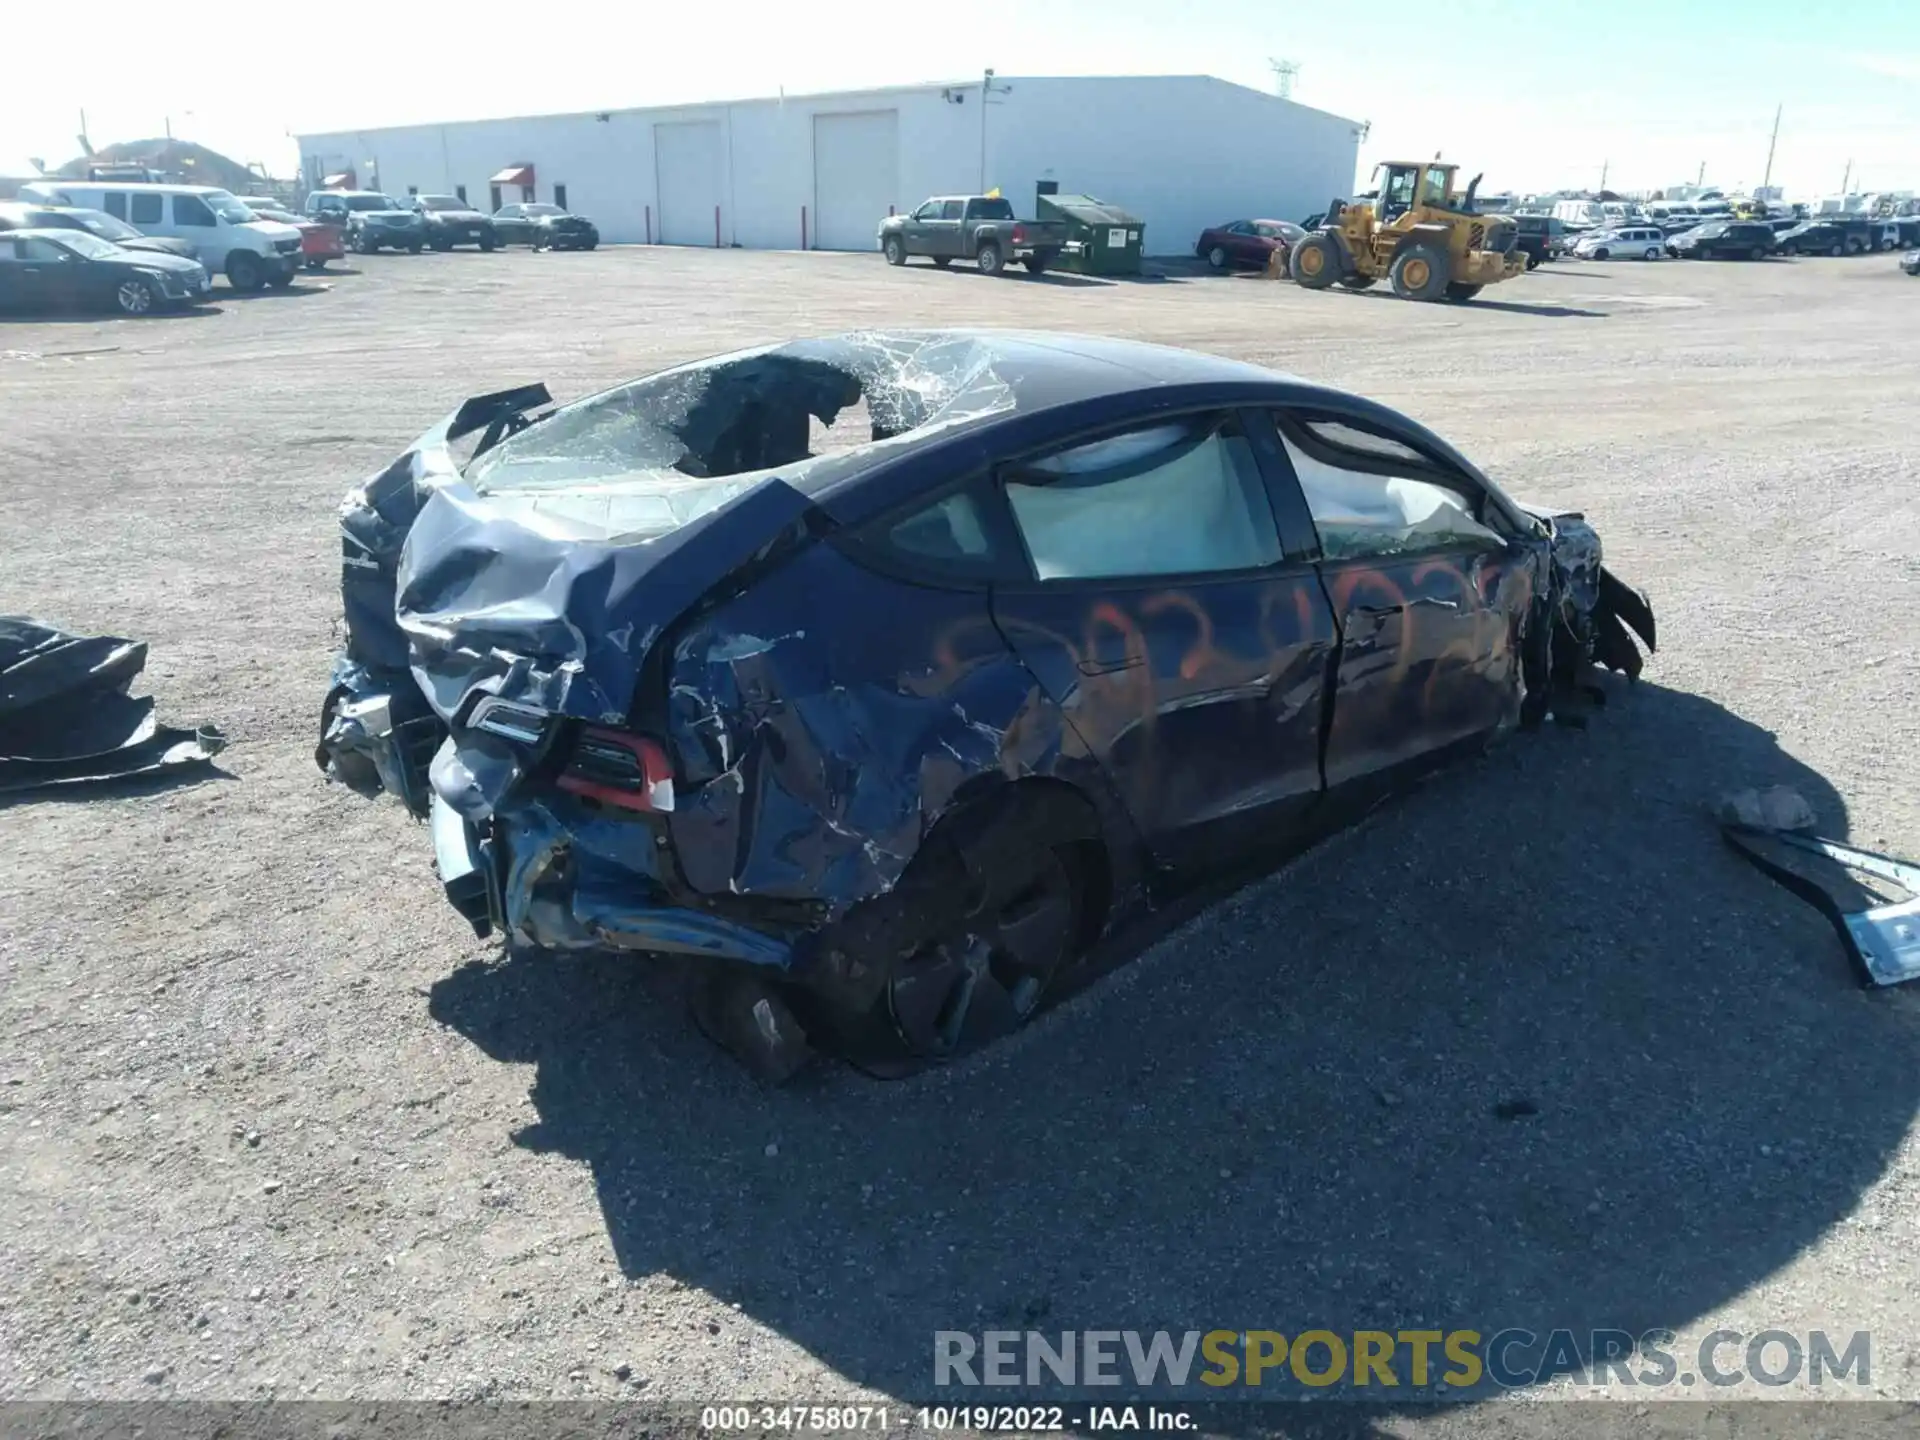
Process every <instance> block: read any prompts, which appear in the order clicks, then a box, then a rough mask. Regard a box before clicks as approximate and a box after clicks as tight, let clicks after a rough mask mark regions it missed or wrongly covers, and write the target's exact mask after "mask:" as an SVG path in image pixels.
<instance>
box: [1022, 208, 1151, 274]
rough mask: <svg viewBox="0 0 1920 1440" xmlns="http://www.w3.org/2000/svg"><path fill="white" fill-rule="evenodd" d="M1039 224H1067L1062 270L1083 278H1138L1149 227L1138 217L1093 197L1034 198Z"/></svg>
mask: <svg viewBox="0 0 1920 1440" xmlns="http://www.w3.org/2000/svg"><path fill="white" fill-rule="evenodd" d="M1034 205H1035V211H1034V218H1035V219H1036V220H1064V221H1066V224H1067V248H1066V249H1065V250H1064V251H1063V252H1061V255H1060V268H1061V269H1063V270H1077V271H1079V272H1080V273H1081V274H1083V275H1138V274H1139V273H1140V256H1141V247H1142V243H1143V239H1144V237H1145V235H1146V227H1145V226H1144V225H1142V224H1141V223H1140V217H1139V216H1138V215H1129V214H1128V213H1127V212H1126V211H1125V210H1122V209H1121V208H1120V207H1119V206H1118V205H1109V204H1108V203H1107V202H1106V201H1105V200H1096V199H1094V198H1093V196H1091V195H1046V194H1042V195H1039V196H1036V197H1035V201H1034Z"/></svg>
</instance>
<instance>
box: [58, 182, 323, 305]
mask: <svg viewBox="0 0 1920 1440" xmlns="http://www.w3.org/2000/svg"><path fill="white" fill-rule="evenodd" d="M20 198H21V199H22V200H28V201H33V202H35V203H37V204H41V205H78V206H80V207H82V208H83V209H87V210H104V211H106V212H107V214H109V215H111V216H113V218H114V219H116V220H124V221H126V223H127V224H129V225H131V226H133V228H134V229H136V230H138V231H140V232H141V234H143V235H171V236H174V237H176V238H178V239H181V240H185V241H187V242H188V243H189V244H191V245H192V246H193V254H194V258H195V259H196V260H198V261H199V262H200V263H201V264H202V265H204V266H206V267H207V271H208V273H209V274H214V275H225V276H226V277H227V283H228V284H229V285H231V286H233V288H234V289H236V290H258V289H259V288H260V287H261V286H262V285H272V286H275V287H276V288H277V287H280V286H285V285H288V284H291V283H292V281H293V277H294V276H295V275H296V274H297V273H298V272H299V269H300V232H299V231H298V230H296V229H295V228H294V227H293V226H291V225H284V224H282V223H281V222H279V221H277V220H262V219H259V218H258V217H257V216H255V215H254V213H253V212H252V211H251V210H249V209H247V207H246V206H245V205H243V204H241V203H240V202H239V201H238V200H236V199H234V197H233V195H232V194H231V193H230V192H229V191H226V190H217V189H215V188H214V187H213V186H211V185H136V184H131V183H123V182H120V181H115V180H35V181H32V182H31V183H29V184H26V185H22V186H21V187H20Z"/></svg>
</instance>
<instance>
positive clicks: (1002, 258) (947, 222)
mask: <svg viewBox="0 0 1920 1440" xmlns="http://www.w3.org/2000/svg"><path fill="white" fill-rule="evenodd" d="M1066 243H1067V226H1066V222H1065V221H1063V220H1019V219H1016V218H1015V217H1014V213H1013V206H1012V205H1011V204H1009V203H1008V202H1007V201H1006V200H1003V199H1001V198H1000V197H999V196H998V195H936V196H934V198H933V199H931V200H929V201H927V203H926V204H924V205H922V206H921V207H920V208H919V209H918V210H915V211H914V212H913V213H912V214H911V215H889V216H888V217H887V218H886V219H885V220H883V221H882V222H881V224H880V249H881V250H882V251H883V252H885V254H886V257H887V263H888V264H889V265H904V264H906V263H907V260H908V258H909V257H911V256H914V255H925V256H928V257H929V258H931V259H932V261H933V263H934V264H936V265H938V266H940V267H941V268H942V269H945V268H946V267H947V266H949V265H951V264H952V263H953V262H954V261H955V260H971V261H973V263H974V264H975V265H977V266H979V267H980V271H981V273H982V274H985V275H997V274H999V273H1000V272H1001V271H1002V270H1004V269H1006V267H1007V263H1008V262H1009V261H1012V260H1018V261H1019V262H1020V263H1021V264H1022V265H1025V266H1026V267H1027V269H1028V270H1029V271H1031V272H1032V273H1033V274H1035V275H1038V274H1039V273H1040V272H1041V271H1043V270H1045V269H1046V268H1047V266H1049V265H1051V264H1052V263H1053V262H1054V260H1055V259H1057V258H1058V257H1059V254H1060V251H1061V250H1062V249H1063V248H1065V246H1066Z"/></svg>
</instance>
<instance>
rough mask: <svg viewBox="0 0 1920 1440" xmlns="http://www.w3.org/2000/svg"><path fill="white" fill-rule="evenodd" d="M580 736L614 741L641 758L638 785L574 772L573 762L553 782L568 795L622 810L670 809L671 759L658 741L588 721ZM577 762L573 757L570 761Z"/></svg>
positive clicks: (602, 741)
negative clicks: (624, 783)
mask: <svg viewBox="0 0 1920 1440" xmlns="http://www.w3.org/2000/svg"><path fill="white" fill-rule="evenodd" d="M580 738H581V740H583V741H584V740H595V741H598V742H600V743H601V744H605V745H617V746H618V747H619V748H620V749H622V750H625V751H627V752H628V753H629V754H631V755H632V756H633V757H634V759H635V760H637V761H639V762H640V777H641V778H640V782H639V784H638V785H637V786H623V785H610V784H607V783H606V782H604V781H601V780H594V779H591V778H589V777H588V776H585V775H580V774H576V773H575V772H574V769H573V766H572V765H569V766H568V767H567V769H565V770H563V771H561V773H560V777H559V779H558V780H557V781H556V782H555V783H556V784H558V785H559V787H560V788H561V789H562V790H565V791H566V792H567V793H568V794H569V795H580V796H584V797H585V798H587V799H589V800H598V801H600V802H601V803H602V804H604V805H617V806H619V807H620V808H621V809H622V810H640V811H646V812H653V811H666V810H671V809H673V762H672V761H670V760H669V759H668V758H667V752H666V751H665V750H664V749H662V748H661V747H660V745H659V744H658V743H657V742H655V741H652V740H649V739H647V737H646V736H644V735H630V734H628V733H627V732H626V731H624V730H606V729H602V728H601V727H600V726H598V725H590V726H588V727H587V728H586V729H585V730H583V731H582V732H581V733H580ZM573 763H574V764H578V763H579V762H578V761H577V760H576V761H574V762H573Z"/></svg>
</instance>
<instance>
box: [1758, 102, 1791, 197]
mask: <svg viewBox="0 0 1920 1440" xmlns="http://www.w3.org/2000/svg"><path fill="white" fill-rule="evenodd" d="M1786 108H1787V107H1786V105H1785V104H1784V103H1782V104H1779V105H1776V106H1774V107H1773V135H1772V137H1771V138H1770V139H1769V140H1768V141H1767V173H1766V174H1765V175H1763V176H1762V177H1761V179H1760V188H1761V189H1762V190H1765V189H1766V188H1767V187H1768V186H1769V185H1771V184H1772V183H1773V147H1774V146H1775V145H1777V144H1779V143H1780V112H1781V111H1782V110H1784V109H1786Z"/></svg>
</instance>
